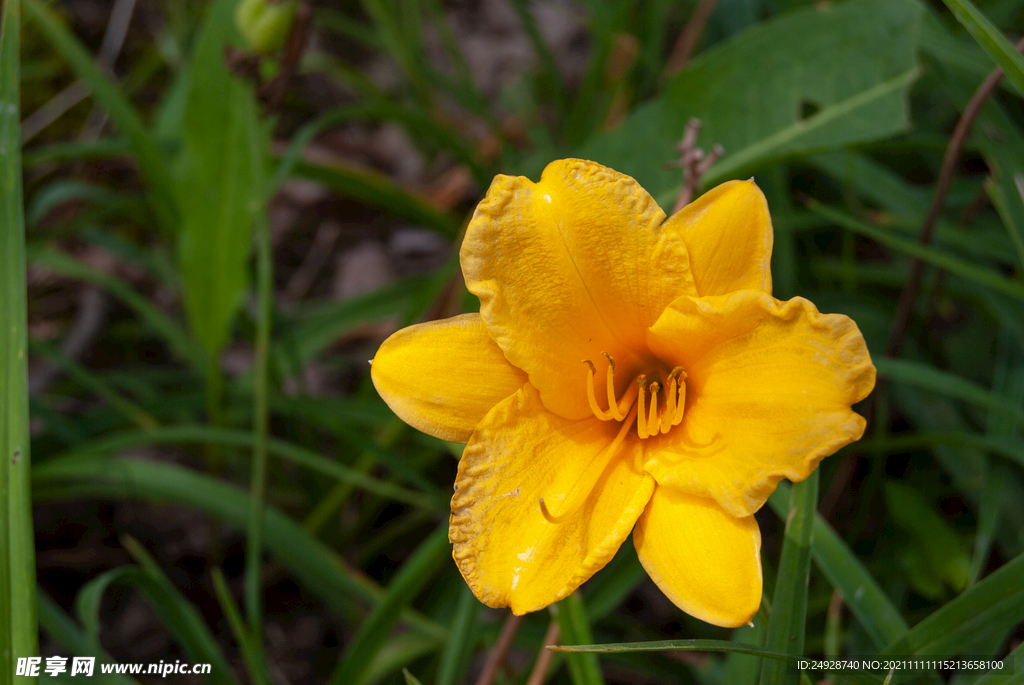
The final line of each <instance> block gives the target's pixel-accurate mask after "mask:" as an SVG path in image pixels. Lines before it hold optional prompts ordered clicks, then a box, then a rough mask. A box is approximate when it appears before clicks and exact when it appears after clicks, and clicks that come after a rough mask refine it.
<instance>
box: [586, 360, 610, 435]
mask: <svg viewBox="0 0 1024 685" xmlns="http://www.w3.org/2000/svg"><path fill="white" fill-rule="evenodd" d="M583 363H584V364H586V365H587V401H588V402H590V411H592V412H594V416H596V417H597V418H599V419H601V420H602V421H611V420H612V413H611V412H607V411H605V410H603V409H601V407H599V406H597V396H596V395H595V394H594V375H595V374H596V373H597V369H595V368H594V364H593V363H592V362H591V361H590V360H589V359H584V360H583Z"/></svg>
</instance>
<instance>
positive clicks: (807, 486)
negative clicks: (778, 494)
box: [760, 469, 819, 685]
mask: <svg viewBox="0 0 1024 685" xmlns="http://www.w3.org/2000/svg"><path fill="white" fill-rule="evenodd" d="M818 478H819V471H818V470H817V469H815V471H814V472H813V473H812V474H811V475H810V476H809V477H808V478H807V479H806V480H804V481H803V482H801V483H797V484H796V485H794V486H793V490H792V493H791V495H790V500H789V511H788V513H787V514H786V517H785V521H786V529H785V534H784V537H783V540H782V556H781V557H780V559H779V572H778V578H777V580H776V581H775V596H774V597H773V598H772V614H771V620H770V621H769V622H768V632H767V634H766V635H765V638H764V646H765V649H768V650H771V651H773V652H781V653H783V654H794V655H800V654H803V653H804V635H805V631H806V627H805V624H806V622H807V584H808V582H809V579H810V573H811V544H812V541H813V540H814V518H815V513H816V512H817V509H818ZM786 681H787V680H786V667H785V665H784V664H782V663H780V662H778V661H765V662H764V663H762V664H761V681H760V682H761V685H775V684H776V683H779V684H781V683H785V682H786Z"/></svg>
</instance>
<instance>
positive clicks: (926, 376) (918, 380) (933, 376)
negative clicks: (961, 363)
mask: <svg viewBox="0 0 1024 685" xmlns="http://www.w3.org/2000/svg"><path fill="white" fill-rule="evenodd" d="M874 362H875V366H876V367H877V368H878V375H879V376H881V377H883V378H888V379H889V380H891V381H896V382H898V383H907V384H909V385H915V386H917V387H919V388H924V389H925V390H931V391H932V392H937V393H941V394H943V395H946V396H947V397H952V398H954V399H958V400H964V401H965V402H970V403H972V404H977V405H978V406H981V407H985V408H987V409H991V410H993V411H994V412H998V413H1000V414H1005V415H1007V416H1011V417H1016V418H1018V419H1021V420H1024V408H1022V407H1021V406H1020V405H1019V404H1015V403H1014V402H1012V401H1010V400H1007V399H1006V398H1003V397H1000V396H998V395H995V394H993V393H991V392H989V391H988V390H986V389H985V388H983V387H981V386H980V385H978V384H977V383H972V382H971V381H969V380H967V379H966V378H961V377H960V376H957V375H956V374H953V373H949V372H948V371H940V370H939V369H936V368H935V367H933V366H929V365H928V364H923V363H921V362H915V361H911V360H908V359H892V358H890V357H879V358H878V359H875V360H874Z"/></svg>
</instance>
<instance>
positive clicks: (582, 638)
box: [550, 591, 604, 685]
mask: <svg viewBox="0 0 1024 685" xmlns="http://www.w3.org/2000/svg"><path fill="white" fill-rule="evenodd" d="M550 610H551V613H552V614H554V617H555V620H556V621H558V627H559V629H560V631H561V638H560V641H561V643H562V644H563V645H580V644H584V645H585V644H590V643H591V642H593V638H592V637H591V631H590V619H588V618H587V610H586V607H584V606H583V597H582V596H581V595H580V593H579V592H578V591H577V592H573V593H572V594H571V595H569V596H568V597H566V598H565V599H563V600H562V601H561V602H559V603H558V604H552V605H551V607H550ZM566 665H567V666H568V668H569V677H570V679H571V680H572V682H573V685H603V683H604V678H602V677H601V665H600V663H598V660H597V655H596V654H594V653H593V652H586V653H583V654H570V655H569V656H568V658H566Z"/></svg>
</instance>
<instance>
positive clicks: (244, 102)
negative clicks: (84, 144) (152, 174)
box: [175, 0, 266, 357]
mask: <svg viewBox="0 0 1024 685" xmlns="http://www.w3.org/2000/svg"><path fill="white" fill-rule="evenodd" d="M234 5H235V2H234V0H217V2H214V3H213V4H212V5H211V6H210V7H209V9H208V15H207V17H206V21H205V22H204V24H203V27H202V29H201V31H200V34H199V37H198V39H197V43H196V48H195V52H194V54H193V59H192V64H191V66H190V79H189V93H188V100H187V104H186V107H185V112H184V130H183V141H182V150H181V153H180V156H179V158H178V160H177V165H176V169H175V171H176V173H175V179H176V184H177V185H176V187H177V192H178V200H179V205H180V207H181V217H182V218H181V230H180V232H179V234H178V255H179V259H180V262H181V272H182V275H183V276H184V280H185V309H186V311H187V312H188V317H189V321H190V322H191V324H192V330H193V331H194V333H195V336H196V338H197V339H198V340H199V342H200V344H201V345H202V347H203V349H204V350H205V351H206V353H207V355H209V356H210V357H216V356H217V355H218V354H219V352H220V350H221V348H223V346H224V344H225V342H226V341H227V339H228V335H229V333H230V327H231V324H232V323H233V321H234V318H235V315H236V313H237V312H238V308H239V307H240V306H241V304H242V297H243V295H244V294H245V292H246V288H247V287H248V283H249V255H250V252H251V243H252V224H253V212H254V211H255V210H256V208H257V207H258V206H259V205H260V204H261V203H262V201H263V192H264V188H263V187H261V186H260V185H259V183H258V179H260V178H265V175H264V174H263V173H260V170H259V169H258V168H257V167H258V166H262V165H264V164H266V159H265V157H264V156H263V155H259V154H256V155H254V152H253V149H252V145H251V144H250V141H251V139H252V136H253V135H254V130H257V129H259V126H260V124H259V122H258V121H257V118H256V117H257V106H256V98H255V95H254V93H253V89H252V86H251V85H249V84H247V83H245V82H243V81H241V80H240V79H239V78H237V77H236V76H234V75H233V74H231V73H230V72H229V71H228V69H227V66H226V65H225V63H224V50H225V48H226V47H227V46H228V45H229V44H230V42H231V39H232V37H233V25H234V22H233V20H232V12H233V8H234ZM265 149H266V146H264V150H265Z"/></svg>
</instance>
